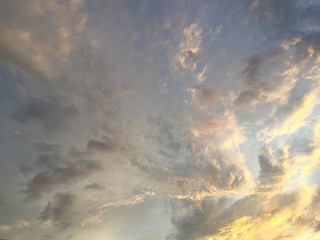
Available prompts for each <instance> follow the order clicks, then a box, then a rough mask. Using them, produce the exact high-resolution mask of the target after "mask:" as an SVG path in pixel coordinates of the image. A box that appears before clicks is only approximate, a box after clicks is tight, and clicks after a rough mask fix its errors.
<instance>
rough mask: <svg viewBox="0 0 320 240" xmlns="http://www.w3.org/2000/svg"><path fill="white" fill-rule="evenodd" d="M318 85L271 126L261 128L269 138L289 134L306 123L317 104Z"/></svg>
mask: <svg viewBox="0 0 320 240" xmlns="http://www.w3.org/2000/svg"><path fill="white" fill-rule="evenodd" d="M318 96H319V87H318V86H313V88H312V89H310V90H309V91H307V92H306V93H305V94H304V95H303V97H302V98H301V99H300V100H299V101H298V102H297V103H296V104H295V105H294V106H293V107H292V109H290V111H288V113H287V114H286V116H285V117H284V118H283V119H282V120H281V121H280V122H279V123H278V124H276V125H275V126H274V127H273V128H266V129H264V130H263V132H265V135H266V137H267V138H270V139H271V140H272V139H273V138H275V137H278V136H283V135H291V134H294V133H296V132H297V130H299V129H300V128H302V127H303V126H305V125H306V124H307V122H306V120H307V118H308V117H309V116H310V115H311V114H312V112H313V109H314V108H315V106H316V105H317V99H318Z"/></svg>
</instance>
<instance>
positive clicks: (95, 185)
mask: <svg viewBox="0 0 320 240" xmlns="http://www.w3.org/2000/svg"><path fill="white" fill-rule="evenodd" d="M84 189H87V190H97V191H103V190H105V187H104V186H103V185H102V184H99V183H92V184H89V185H86V186H85V187H84Z"/></svg>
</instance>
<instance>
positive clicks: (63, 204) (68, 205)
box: [39, 193, 76, 229]
mask: <svg viewBox="0 0 320 240" xmlns="http://www.w3.org/2000/svg"><path fill="white" fill-rule="evenodd" d="M75 200H76V196H75V195H73V194H71V193H57V194H55V196H54V200H53V201H50V202H48V204H47V206H46V208H45V209H44V210H43V212H41V214H40V216H39V218H40V219H41V220H42V221H43V222H52V223H53V224H54V225H56V226H58V227H60V228H62V229H66V228H68V227H70V226H71V224H72V208H73V206H74V204H75Z"/></svg>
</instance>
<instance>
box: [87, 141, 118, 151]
mask: <svg viewBox="0 0 320 240" xmlns="http://www.w3.org/2000/svg"><path fill="white" fill-rule="evenodd" d="M117 147H118V141H112V140H110V139H106V140H105V141H103V142H102V141H98V140H95V139H90V140H89V141H88V143H87V149H88V150H92V151H97V152H112V151H114V150H115V149H116V148H117Z"/></svg>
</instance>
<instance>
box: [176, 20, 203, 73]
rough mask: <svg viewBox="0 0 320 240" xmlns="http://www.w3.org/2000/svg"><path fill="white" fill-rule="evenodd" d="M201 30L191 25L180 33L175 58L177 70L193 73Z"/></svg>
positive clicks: (195, 67)
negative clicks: (180, 38) (180, 36)
mask: <svg viewBox="0 0 320 240" xmlns="http://www.w3.org/2000/svg"><path fill="white" fill-rule="evenodd" d="M201 41H202V30H201V28H200V26H199V25H198V24H197V23H192V24H190V25H189V26H187V27H185V28H184V29H183V31H182V40H181V42H180V44H179V51H178V53H177V55H176V56H175V63H176V64H177V65H176V66H177V69H178V70H189V71H192V72H193V71H195V70H196V69H197V62H198V61H199V53H200V45H201Z"/></svg>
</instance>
